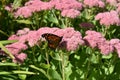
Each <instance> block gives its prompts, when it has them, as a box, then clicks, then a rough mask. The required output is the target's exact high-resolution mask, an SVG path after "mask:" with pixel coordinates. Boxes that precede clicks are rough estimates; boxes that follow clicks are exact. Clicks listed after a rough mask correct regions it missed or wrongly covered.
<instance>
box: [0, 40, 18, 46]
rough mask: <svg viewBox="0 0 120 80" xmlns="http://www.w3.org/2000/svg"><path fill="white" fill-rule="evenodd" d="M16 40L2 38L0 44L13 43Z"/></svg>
mask: <svg viewBox="0 0 120 80" xmlns="http://www.w3.org/2000/svg"><path fill="white" fill-rule="evenodd" d="M17 41H18V40H4V41H0V43H1V44H3V45H5V44H10V43H14V42H17Z"/></svg>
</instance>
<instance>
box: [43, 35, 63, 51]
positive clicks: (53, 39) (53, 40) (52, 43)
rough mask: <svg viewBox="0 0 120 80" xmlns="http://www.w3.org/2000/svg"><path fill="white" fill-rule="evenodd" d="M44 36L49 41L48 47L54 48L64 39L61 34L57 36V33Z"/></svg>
mask: <svg viewBox="0 0 120 80" xmlns="http://www.w3.org/2000/svg"><path fill="white" fill-rule="evenodd" d="M42 37H43V38H45V39H46V40H47V41H48V47H50V48H52V49H56V48H57V46H58V45H59V43H60V42H61V40H62V37H59V36H57V35H55V34H51V33H45V34H42Z"/></svg>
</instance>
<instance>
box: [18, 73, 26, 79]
mask: <svg viewBox="0 0 120 80" xmlns="http://www.w3.org/2000/svg"><path fill="white" fill-rule="evenodd" d="M18 76H19V78H20V79H21V80H26V77H27V75H24V74H19V75H18Z"/></svg>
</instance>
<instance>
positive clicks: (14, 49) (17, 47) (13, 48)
mask: <svg viewBox="0 0 120 80" xmlns="http://www.w3.org/2000/svg"><path fill="white" fill-rule="evenodd" d="M5 47H6V48H7V49H8V50H9V51H10V52H11V53H12V54H13V55H16V54H18V53H19V52H21V51H22V50H26V49H27V48H28V47H27V45H26V44H24V43H20V42H16V43H12V44H9V45H6V46H5Z"/></svg>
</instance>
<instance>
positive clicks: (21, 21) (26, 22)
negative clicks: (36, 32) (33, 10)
mask: <svg viewBox="0 0 120 80" xmlns="http://www.w3.org/2000/svg"><path fill="white" fill-rule="evenodd" d="M16 21H17V22H18V23H21V24H32V22H31V21H30V20H16Z"/></svg>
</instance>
